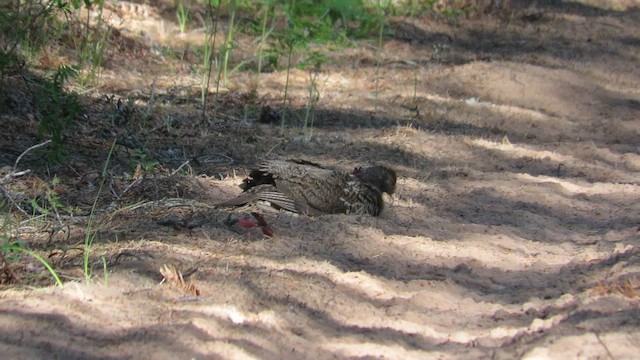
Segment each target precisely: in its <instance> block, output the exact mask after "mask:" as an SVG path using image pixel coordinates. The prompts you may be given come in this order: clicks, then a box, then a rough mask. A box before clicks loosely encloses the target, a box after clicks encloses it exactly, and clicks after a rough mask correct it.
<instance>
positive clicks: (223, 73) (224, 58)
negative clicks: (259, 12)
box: [216, 0, 238, 92]
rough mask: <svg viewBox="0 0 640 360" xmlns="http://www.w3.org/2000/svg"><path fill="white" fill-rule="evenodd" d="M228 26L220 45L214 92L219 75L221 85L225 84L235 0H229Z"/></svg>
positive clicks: (232, 42) (234, 14) (218, 82)
mask: <svg viewBox="0 0 640 360" xmlns="http://www.w3.org/2000/svg"><path fill="white" fill-rule="evenodd" d="M228 6H229V26H228V27H227V38H226V41H225V43H224V46H223V47H222V52H221V54H220V56H221V58H222V61H221V62H220V63H221V67H220V68H219V69H218V80H217V84H216V92H218V91H219V90H220V77H221V76H222V84H223V86H227V68H228V66H229V58H230V56H231V50H232V49H233V48H234V40H233V36H234V32H235V19H236V10H237V8H238V4H237V0H229V4H228Z"/></svg>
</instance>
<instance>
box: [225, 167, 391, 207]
mask: <svg viewBox="0 0 640 360" xmlns="http://www.w3.org/2000/svg"><path fill="white" fill-rule="evenodd" d="M240 187H241V188H242V189H243V190H244V192H243V193H242V194H240V195H239V196H238V197H236V198H234V199H231V200H228V201H225V202H222V203H219V204H216V207H232V206H242V205H245V204H248V203H252V202H255V201H267V202H269V203H270V204H271V205H272V206H274V207H276V208H281V209H285V210H289V211H292V212H296V213H300V214H306V215H312V216H314V215H323V214H340V213H343V214H356V215H362V214H369V215H372V216H378V215H380V212H382V209H383V207H384V202H383V200H382V193H383V192H385V193H387V194H390V195H391V194H393V192H394V191H395V188H396V173H395V171H393V170H392V169H389V168H387V167H385V166H372V167H368V168H356V169H355V170H353V172H347V171H342V170H334V169H327V168H324V167H322V166H320V165H318V164H315V163H312V162H309V161H305V160H270V161H265V162H263V163H262V164H261V165H260V166H258V167H257V168H256V169H253V170H252V171H251V173H250V174H249V177H248V178H246V179H244V181H243V184H242V185H241V186H240Z"/></svg>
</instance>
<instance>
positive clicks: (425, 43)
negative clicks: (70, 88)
mask: <svg viewBox="0 0 640 360" xmlns="http://www.w3.org/2000/svg"><path fill="white" fill-rule="evenodd" d="M550 3H551V4H544V2H542V3H540V4H539V5H537V7H520V6H519V4H518V3H514V4H513V7H514V8H513V10H514V13H513V15H512V16H511V17H509V18H507V19H499V18H498V16H497V15H486V16H484V17H482V18H480V19H468V20H464V21H460V22H459V23H458V24H449V23H447V22H445V21H443V20H441V19H437V18H435V17H424V18H397V19H394V21H392V22H391V24H390V27H391V28H392V30H393V31H394V32H393V35H389V36H388V37H386V38H385V41H384V49H383V51H382V53H381V65H382V66H381V68H380V69H379V70H378V71H377V70H376V62H377V60H376V49H375V43H374V42H373V41H371V42H369V41H365V40H363V41H361V42H358V43H357V44H356V45H355V46H354V47H350V48H347V49H342V50H339V51H337V50H336V51H333V52H332V53H331V54H330V55H331V58H332V61H331V62H329V63H326V64H324V65H323V68H322V69H323V71H322V72H321V73H320V74H319V77H318V80H317V88H318V91H319V101H318V103H317V104H316V106H317V108H316V109H315V119H314V122H313V127H312V132H311V133H309V132H305V131H303V129H302V126H303V123H304V117H305V113H306V109H305V105H306V103H307V95H308V87H309V80H308V79H309V74H308V73H307V72H305V71H301V70H293V71H292V74H291V78H290V82H291V89H290V94H289V96H290V97H291V108H290V109H288V110H286V111H287V112H286V122H287V126H285V127H284V128H282V127H280V126H279V125H280V120H281V119H282V116H283V115H282V114H283V111H285V110H284V109H283V107H282V100H283V96H284V92H283V89H284V84H285V79H286V74H285V72H284V71H275V70H274V71H272V72H269V73H265V74H263V75H262V76H261V77H260V82H259V85H258V86H257V91H252V90H254V89H255V87H256V75H255V73H252V72H237V73H234V74H232V75H231V76H230V78H229V83H228V85H227V86H225V87H224V88H223V89H221V91H220V92H218V93H212V94H210V95H209V101H208V104H207V107H206V108H205V109H203V106H202V104H201V102H200V88H199V84H200V78H199V76H197V75H196V74H195V73H194V71H193V69H194V68H196V67H197V66H199V60H198V57H197V56H196V54H195V53H193V50H192V49H193V48H192V47H190V46H189V44H193V43H198V41H202V38H203V35H202V33H201V31H200V32H199V31H198V30H197V29H191V30H190V31H189V33H187V34H184V35H181V34H179V32H178V31H177V30H176V24H175V22H174V20H173V17H174V16H173V12H172V10H171V9H165V10H163V9H162V6H160V7H158V8H151V7H148V8H144V9H147V11H146V12H144V11H140V10H139V8H138V7H131V8H123V7H112V8H111V9H112V10H111V11H109V12H106V15H105V16H112V18H109V17H108V19H111V20H110V21H111V23H112V24H117V26H118V30H117V31H114V32H113V33H112V34H111V36H112V38H111V40H110V46H109V47H108V50H107V53H106V55H105V63H104V67H105V68H104V72H103V73H102V75H101V78H102V82H101V84H100V86H99V87H98V89H99V90H94V91H86V92H84V93H82V95H81V101H82V103H83V105H84V109H85V110H84V113H83V116H82V118H81V119H78V120H77V121H76V122H75V123H74V124H73V125H72V126H71V127H70V128H69V129H68V131H67V133H66V136H65V140H64V145H65V148H66V149H68V154H67V157H66V158H65V160H64V162H63V163H60V164H58V165H46V162H45V161H44V156H45V152H46V147H42V148H38V149H34V150H32V151H29V152H27V153H26V154H25V155H24V156H23V157H22V158H21V159H20V162H19V163H18V166H17V167H16V169H15V171H25V170H30V173H28V174H24V175H22V176H16V177H13V178H10V179H8V180H6V181H4V182H3V183H2V185H3V188H4V189H5V190H6V191H5V193H4V195H3V196H4V197H5V203H6V206H5V207H6V208H7V210H9V211H8V212H6V215H5V216H4V217H3V219H2V223H1V224H2V229H3V233H4V234H5V238H6V239H7V241H21V242H22V243H23V244H25V246H26V247H27V248H29V249H32V250H34V251H35V252H36V253H38V254H40V255H42V256H43V257H44V258H46V259H47V260H48V261H49V262H50V263H51V264H52V265H53V267H54V268H55V269H56V271H57V272H58V273H59V274H60V276H61V277H62V280H63V281H64V283H65V285H64V286H63V287H55V286H50V285H52V278H51V277H50V275H49V273H48V272H47V271H46V269H45V268H44V267H43V266H42V265H41V264H40V263H39V262H38V261H36V260H35V259H33V258H32V257H29V256H27V255H24V254H23V255H19V254H10V255H11V256H9V255H7V256H5V259H4V265H3V266H2V267H1V268H0V269H1V270H2V272H1V274H0V279H2V280H3V281H4V282H7V283H9V284H6V285H3V290H2V291H1V292H0V335H1V336H0V339H1V340H0V349H1V351H2V353H3V354H6V355H5V356H7V358H13V359H27V358H44V357H46V358H64V359H74V358H78V359H94V358H95V359H106V358H114V359H122V358H153V359H157V358H171V359H174V358H179V359H182V358H186V359H190V358H195V359H205V358H206V359H210V358H234V359H236V358H266V359H288V358H291V359H295V358H310V357H312V358H318V359H323V358H396V359H398V358H402V359H409V358H420V359H423V358H443V359H444V358H446V359H458V358H460V359H468V358H496V359H512V358H529V359H533V358H536V359H540V358H542V359H544V358H553V359H556V358H593V359H596V358H598V359H600V358H614V359H626V358H633V357H634V355H633V354H637V353H638V351H639V350H640V349H639V345H638V344H639V342H638V340H639V339H640V326H639V325H640V324H639V320H638V319H640V308H639V307H638V303H639V300H638V298H639V295H640V272H639V270H640V257H639V252H638V251H639V250H638V239H639V234H638V226H639V225H640V183H639V180H638V179H640V177H639V175H640V147H639V146H640V145H639V139H640V90H639V89H640V88H639V87H638V84H640V70H639V68H638V63H640V47H639V45H640V40H639V39H640V38H639V37H638V34H640V13H639V12H638V10H637V9H635V10H634V9H629V10H627V11H624V12H617V11H613V10H603V9H599V8H596V7H591V6H587V5H580V4H564V3H563V4H562V5H561V6H560V5H557V4H556V2H550ZM123 9H124V10H123ZM132 9H133V10H132ZM136 9H137V10H136ZM125 10H126V11H125ZM114 26H116V25H114ZM141 28H144V29H145V35H144V36H140V29H141ZM254 40H255V39H254V38H251V37H248V36H243V35H239V38H238V43H239V46H238V49H237V50H236V51H235V52H234V53H233V61H234V63H235V64H239V63H241V62H242V61H243V60H244V59H250V58H252V57H253V56H254V53H255V46H256V43H255V41H254ZM169 50H171V51H173V54H174V55H173V56H171V55H168V51H169ZM163 51H164V52H163ZM327 51H328V50H327ZM177 53H180V55H179V56H178V55H175V54H177ZM56 61H61V62H64V61H65V58H64V56H63V55H60V58H59V59H57V60H56ZM377 72H378V76H379V78H378V79H377V80H376V73H377ZM7 84H8V86H7V87H6V88H10V89H12V90H11V91H9V92H8V94H7V97H6V101H5V109H6V112H4V113H2V114H0V118H1V119H2V120H1V121H2V124H3V126H4V127H5V131H3V132H2V134H0V149H1V152H0V168H1V169H2V176H4V175H5V174H8V173H11V172H14V170H13V167H14V164H15V162H16V160H17V158H18V156H20V154H22V153H23V152H24V151H25V150H26V149H28V148H29V147H31V146H33V145H35V144H37V143H39V142H41V140H39V139H38V137H37V129H38V123H37V121H36V120H35V119H36V118H35V117H34V115H33V114H32V111H31V110H30V109H33V106H32V100H30V95H29V91H28V89H27V88H26V87H25V86H24V81H23V80H22V79H21V78H19V77H15V78H12V77H9V78H8V79H7ZM118 99H124V100H128V102H126V105H125V108H126V110H123V111H119V110H118V105H117V102H118ZM203 110H206V111H203ZM261 120H262V121H261ZM114 142H115V145H114ZM112 146H113V151H111V149H112ZM264 158H304V159H307V160H310V161H314V162H319V163H322V164H325V165H327V166H332V167H336V168H341V169H353V168H354V167H355V166H362V165H368V164H374V163H380V164H384V165H387V166H390V167H393V168H394V169H396V171H397V172H398V174H399V176H400V178H399V182H398V188H397V192H396V194H395V195H394V196H393V197H392V198H391V197H388V198H386V203H387V206H386V209H385V210H384V212H383V213H382V215H381V216H380V217H377V218H371V217H353V216H346V215H330V216H322V217H317V218H309V217H304V216H297V215H294V214H291V213H288V212H285V211H277V210H273V209H270V208H268V207H267V206H264V204H257V205H254V206H253V207H250V208H248V209H240V210H229V209H214V208H211V206H210V205H211V204H212V203H215V202H218V201H221V200H224V199H227V198H229V197H232V196H234V195H235V194H237V193H239V192H240V189H239V188H238V186H237V185H239V184H240V183H241V181H242V178H243V176H245V175H247V174H248V171H249V169H250V168H251V167H252V166H254V165H255V164H257V163H258V162H259V161H260V160H261V159H264ZM105 164H108V167H107V169H108V172H107V173H106V176H104V177H103V176H102V172H103V168H104V167H105ZM54 178H55V179H57V180H55V181H54ZM5 179H6V178H5ZM103 179H104V181H103ZM101 185H102V186H101ZM52 191H55V198H56V199H57V200H56V202H53V201H51V200H47V193H49V194H51V192H52ZM32 199H37V200H38V201H39V202H37V203H38V204H40V205H39V207H36V206H34V205H33V202H32V201H31V200H32ZM94 202H95V204H96V205H95V210H94V211H93V212H92V209H93V206H94ZM237 211H259V212H260V213H262V214H263V215H264V217H265V218H266V220H267V222H268V223H269V225H270V226H271V227H272V228H273V230H274V236H273V237H266V236H263V234H262V233H260V232H248V233H238V232H237V231H236V229H233V228H231V227H229V226H228V224H227V221H226V220H227V219H228V217H229V214H230V213H233V212H237ZM41 213H44V215H41ZM92 213H93V214H94V216H93V217H92V216H91V214H92ZM34 214H35V215H34ZM27 215H28V216H27ZM87 233H89V235H90V238H91V239H92V241H93V245H92V251H91V256H90V259H89V260H90V268H91V269H92V274H93V281H92V282H91V283H90V284H86V282H85V281H84V274H83V252H82V249H83V243H84V241H85V239H86V236H87ZM164 266H170V267H171V266H172V267H174V268H175V273H174V275H175V274H177V272H179V273H180V274H182V275H183V278H184V281H181V280H179V279H178V280H176V278H174V277H171V276H167V275H166V272H165V273H164V275H163V274H162V273H161V270H160V269H161V268H163V267H164ZM105 269H106V270H105ZM163 279H164V280H163ZM33 286H37V287H33ZM43 286H44V287H43Z"/></svg>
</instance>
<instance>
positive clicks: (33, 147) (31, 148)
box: [12, 140, 51, 174]
mask: <svg viewBox="0 0 640 360" xmlns="http://www.w3.org/2000/svg"><path fill="white" fill-rule="evenodd" d="M50 142H51V140H47V141H45V142H43V143H40V144H36V145H33V146H32V147H30V148H28V149H27V150H25V151H23V152H22V154H20V156H18V158H17V159H16V162H15V164H13V172H12V173H14V174H15V172H16V168H17V167H18V163H19V162H20V160H21V159H22V157H23V156H25V155H26V154H27V153H28V152H29V151H31V150H34V149H37V148H39V147H42V146H45V145H47V144H48V143H50Z"/></svg>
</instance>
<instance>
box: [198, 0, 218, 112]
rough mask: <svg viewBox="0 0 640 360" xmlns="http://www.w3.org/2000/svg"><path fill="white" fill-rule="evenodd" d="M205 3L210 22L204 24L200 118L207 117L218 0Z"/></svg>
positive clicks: (209, 0)
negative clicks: (204, 37)
mask: <svg viewBox="0 0 640 360" xmlns="http://www.w3.org/2000/svg"><path fill="white" fill-rule="evenodd" d="M204 1H206V4H207V19H210V21H211V22H210V23H207V24H206V30H205V34H206V39H205V52H204V56H203V60H204V64H203V71H202V85H201V95H202V119H203V121H204V120H205V119H206V118H207V98H208V94H209V85H210V83H211V73H212V70H213V61H214V59H215V57H214V56H213V54H214V53H215V50H216V34H217V32H218V17H219V15H220V14H219V7H220V0H204Z"/></svg>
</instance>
